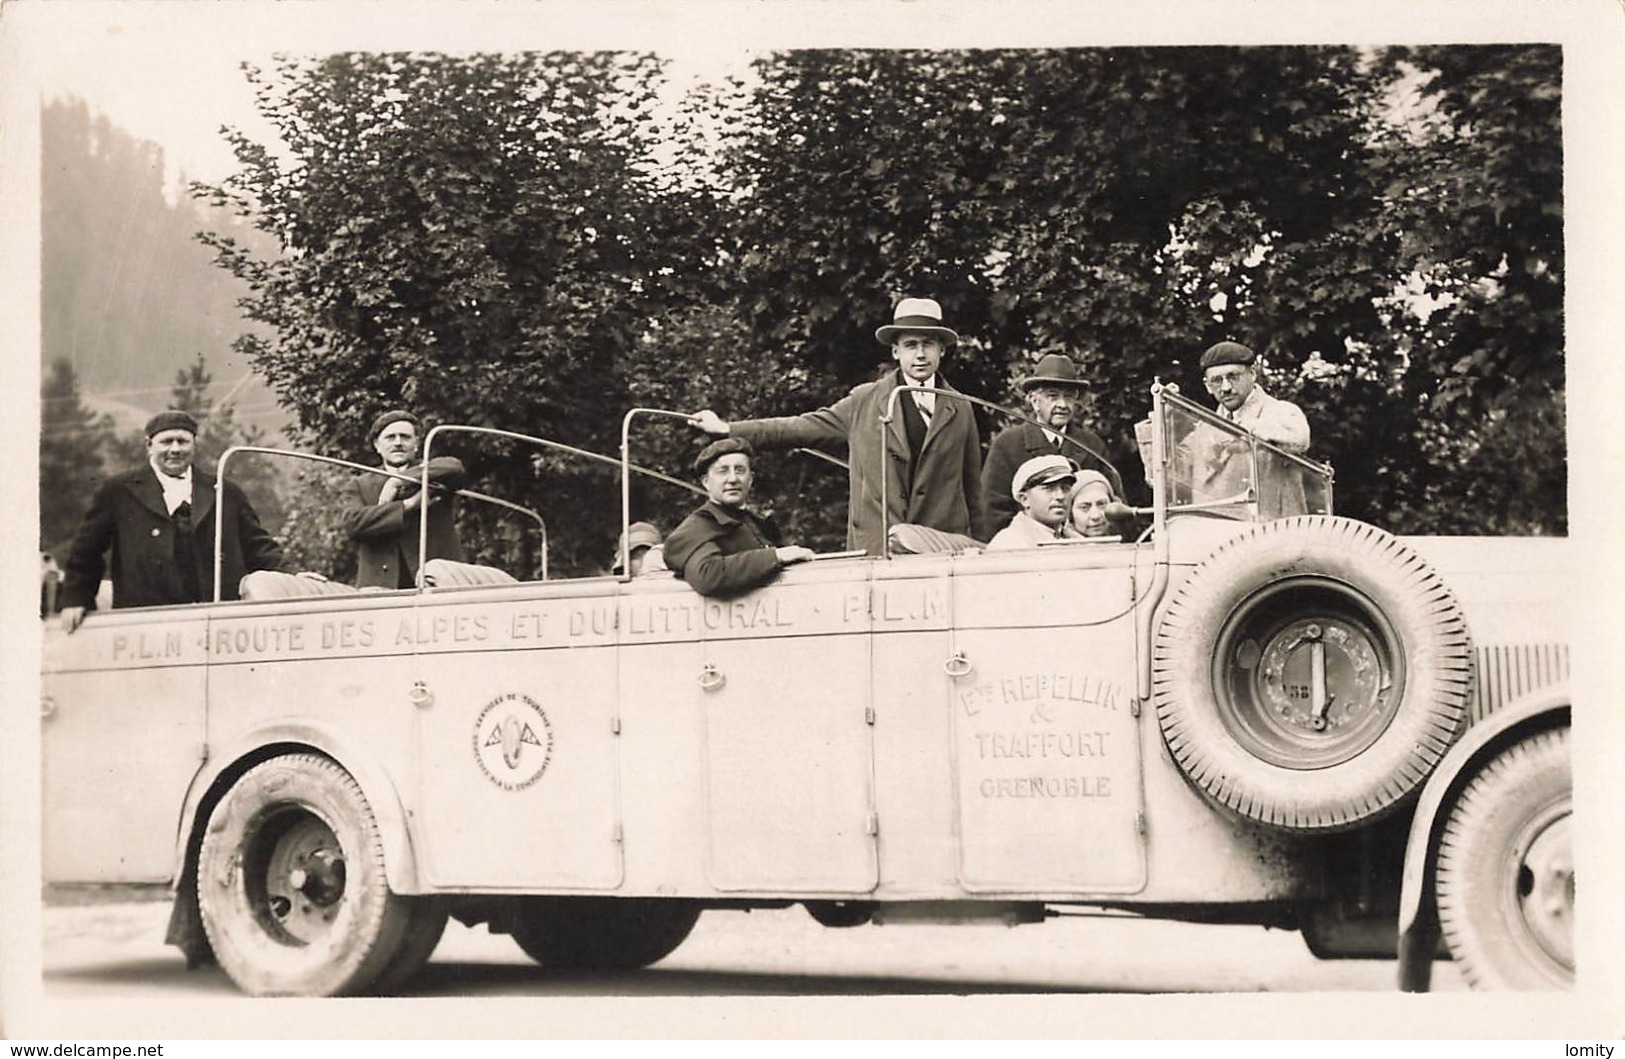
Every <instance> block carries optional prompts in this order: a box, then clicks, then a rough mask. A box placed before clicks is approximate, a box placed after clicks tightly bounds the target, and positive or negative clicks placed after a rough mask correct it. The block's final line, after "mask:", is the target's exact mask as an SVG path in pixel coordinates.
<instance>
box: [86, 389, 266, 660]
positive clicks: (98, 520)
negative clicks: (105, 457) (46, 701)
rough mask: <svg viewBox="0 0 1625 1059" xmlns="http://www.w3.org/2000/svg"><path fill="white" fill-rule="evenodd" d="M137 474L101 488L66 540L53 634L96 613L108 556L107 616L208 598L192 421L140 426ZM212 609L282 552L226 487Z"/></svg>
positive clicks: (204, 486) (211, 482)
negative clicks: (143, 442) (58, 626)
mask: <svg viewBox="0 0 1625 1059" xmlns="http://www.w3.org/2000/svg"><path fill="white" fill-rule="evenodd" d="M146 435H147V465H146V466H145V467H141V468H139V469H137V470H133V471H128V472H126V473H124V474H121V475H118V476H116V477H114V478H110V479H108V480H107V481H106V482H103V483H102V485H101V487H100V488H98V489H97V490H96V494H95V496H94V497H93V498H92V499H91V502H90V510H89V511H87V512H86V513H85V518H84V521H83V522H82V523H80V526H79V530H78V532H77V533H75V534H74V538H73V545H72V546H71V547H70V548H69V550H68V558H67V562H66V563H65V564H64V567H63V571H64V577H63V581H62V596H61V598H62V601H63V606H62V628H64V629H65V630H67V631H68V632H72V631H73V630H74V629H77V628H78V627H79V623H80V622H82V621H83V620H84V617H85V612H86V611H87V610H90V609H94V608H95V606H96V589H97V588H98V586H100V584H101V580H102V573H103V571H104V570H106V569H107V563H106V556H107V555H108V554H109V553H111V556H112V576H113V606H114V607H115V608H118V607H158V606H163V605H165V604H171V603H199V602H203V601H206V600H212V599H213V598H214V501H215V479H214V476H213V475H211V474H209V473H208V472H206V471H202V470H197V469H194V468H193V466H192V457H193V453H194V451H195V448H196V443H197V420H195V419H193V418H192V417H191V416H190V415H189V414H187V413H186V412H181V411H175V410H170V411H167V412H159V413H158V414H157V415H155V416H153V417H152V418H151V419H149V420H148V421H147V427H146ZM221 511H222V512H223V514H224V523H225V525H224V533H223V534H222V536H221V545H220V546H221V555H222V562H221V571H222V575H223V584H222V585H221V586H220V588H221V591H220V596H221V598H222V599H236V598H237V583H238V582H239V581H241V580H242V579H243V576H244V575H245V574H247V573H249V572H251V571H254V570H283V569H285V567H284V563H283V559H282V547H281V545H279V544H277V542H276V538H274V537H272V536H271V535H270V534H269V533H267V532H266V530H265V527H263V526H261V525H260V520H259V516H257V515H256V514H255V513H254V508H253V506H252V505H251V504H249V502H248V498H247V497H246V496H244V495H243V492H242V490H241V489H239V488H237V486H235V485H233V484H232V483H231V482H227V483H225V487H224V488H223V489H222V490H221Z"/></svg>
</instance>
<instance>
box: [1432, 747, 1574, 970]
mask: <svg viewBox="0 0 1625 1059" xmlns="http://www.w3.org/2000/svg"><path fill="white" fill-rule="evenodd" d="M1573 815H1574V783H1573V779H1572V777H1571V773H1570V771H1569V730H1568V729H1567V728H1556V729H1552V730H1550V731H1545V732H1541V733H1539V734H1537V735H1534V736H1531V737H1529V738H1527V739H1524V740H1521V741H1520V742H1517V743H1514V744H1512V745H1511V746H1510V747H1508V748H1507V749H1505V750H1503V751H1502V752H1501V753H1500V754H1499V755H1497V756H1496V757H1494V758H1492V759H1491V760H1490V762H1489V763H1488V764H1487V765H1486V766H1485V767H1484V768H1483V769H1482V770H1481V771H1480V772H1479V773H1478V775H1476V776H1475V777H1473V779H1472V781H1471V782H1470V783H1468V785H1467V787H1466V788H1465V789H1464V790H1463V791H1462V793H1461V796H1460V797H1459V798H1457V799H1456V803H1455V805H1454V806H1452V808H1451V810H1450V815H1449V817H1448V818H1447V819H1446V821H1445V826H1444V832H1443V834H1442V837H1441V838H1440V842H1439V863H1438V869H1437V872H1436V874H1435V876H1434V885H1435V894H1436V895H1437V897H1438V903H1439V926H1440V928H1441V930H1442V931H1443V933H1444V938H1445V944H1446V945H1447V946H1448V947H1449V949H1450V955H1451V956H1452V957H1453V958H1454V959H1455V961H1456V963H1457V964H1458V965H1460V967H1461V972H1462V977H1464V978H1466V979H1467V982H1468V984H1470V985H1471V986H1473V988H1475V989H1531V990H1533V989H1567V988H1572V987H1573V985H1574V831H1573Z"/></svg>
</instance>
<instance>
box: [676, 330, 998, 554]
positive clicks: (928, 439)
mask: <svg viewBox="0 0 1625 1059" xmlns="http://www.w3.org/2000/svg"><path fill="white" fill-rule="evenodd" d="M875 338H876V339H877V340H879V342H880V344H881V345H883V346H888V347H890V349H891V356H892V359H893V360H894V361H896V363H897V369H896V370H895V371H887V372H886V374H884V375H882V376H881V377H880V378H879V379H876V380H874V381H872V382H866V383H862V384H860V385H858V386H856V387H854V388H853V390H852V392H851V393H849V394H847V395H846V396H845V397H843V398H841V399H840V400H839V401H836V402H835V403H834V404H832V405H830V406H828V407H826V408H820V409H818V410H817V411H815V412H806V413H804V414H802V415H798V416H782V417H778V418H773V419H747V420H740V421H737V422H733V423H728V422H724V421H723V420H722V419H721V418H719V417H718V416H717V414H716V413H715V412H712V411H711V410H710V409H706V410H704V411H701V412H697V413H695V414H694V416H693V417H692V419H691V422H692V423H693V425H694V426H696V427H698V428H700V429H701V430H704V431H705V432H706V433H708V434H720V435H734V436H738V437H741V438H744V439H745V440H746V441H749V442H750V443H751V444H752V445H755V446H757V447H759V448H794V447H796V446H798V445H812V446H831V445H845V446H846V450H847V465H848V467H849V468H850V470H849V472H848V473H849V475H850V484H849V493H848V500H847V509H846V546H847V547H848V548H851V549H854V550H860V549H861V550H862V551H865V552H868V553H869V554H870V555H881V554H883V553H884V550H885V530H884V529H883V528H882V525H881V523H882V522H883V521H884V522H886V523H887V524H889V525H893V526H895V525H897V524H898V523H900V522H910V523H915V524H918V525H922V526H929V527H931V528H932V529H937V530H942V531H943V532H945V533H964V534H970V535H972V536H975V537H978V538H980V537H981V536H982V532H981V524H982V510H981V498H980V495H979V490H980V488H981V471H982V452H981V438H980V436H979V435H978V434H977V430H976V417H975V416H973V415H972V414H971V407H970V404H969V403H968V402H966V401H962V400H959V399H957V398H955V397H952V396H949V394H947V393H944V394H938V393H934V392H926V390H945V391H949V393H951V392H952V391H953V387H951V386H949V385H948V383H947V381H946V380H944V379H943V378H942V376H941V375H940V374H939V373H938V371H937V368H938V366H939V365H940V364H941V362H942V355H943V352H944V351H945V350H946V349H947V348H948V347H949V346H952V345H954V344H955V343H957V342H958V341H959V336H958V335H957V334H955V333H954V332H953V331H952V330H951V329H949V328H947V327H944V326H943V325H942V307H941V306H940V305H938V304H937V303H936V302H935V301H933V300H932V299H930V298H904V299H903V300H902V301H900V302H898V303H897V308H896V310H895V312H894V313H893V316H892V322H891V323H890V324H887V325H886V326H884V327H881V328H879V329H878V330H876V331H875ZM899 387H907V388H909V390H910V392H909V393H907V394H906V395H905V397H903V398H899V399H898V400H897V401H896V402H895V407H894V408H893V414H892V420H891V422H890V423H889V424H887V427H886V435H885V440H884V443H883V442H882V440H881V423H880V417H881V416H882V415H883V414H885V412H886V409H887V407H888V401H889V399H890V397H891V395H892V392H893V391H894V390H897V389H898V388H899ZM882 459H885V460H889V461H890V465H889V466H887V467H886V469H885V473H884V477H885V479H886V482H885V494H884V496H885V504H886V507H885V509H884V518H883V517H882V515H883V512H882V508H881V497H882V493H881V477H882V471H881V461H882Z"/></svg>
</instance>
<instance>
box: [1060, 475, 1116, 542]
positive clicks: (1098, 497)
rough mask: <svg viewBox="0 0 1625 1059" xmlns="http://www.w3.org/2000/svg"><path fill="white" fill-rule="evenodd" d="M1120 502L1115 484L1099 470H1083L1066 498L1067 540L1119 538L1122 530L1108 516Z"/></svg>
mask: <svg viewBox="0 0 1625 1059" xmlns="http://www.w3.org/2000/svg"><path fill="white" fill-rule="evenodd" d="M1115 502H1117V494H1116V493H1114V492H1112V483H1111V482H1110V481H1109V480H1108V479H1107V478H1106V476H1105V475H1103V474H1101V473H1100V472H1099V471H1087V470H1086V471H1079V472H1078V480H1077V481H1076V482H1074V483H1073V485H1072V491H1071V492H1070V493H1068V494H1067V498H1066V526H1065V529H1064V530H1063V532H1062V534H1061V535H1062V536H1063V537H1072V538H1079V537H1091V538H1092V537H1115V536H1117V535H1118V530H1117V528H1116V527H1114V526H1113V525H1112V523H1111V520H1110V519H1108V518H1107V517H1106V508H1107V506H1108V505H1110V504H1113V503H1115Z"/></svg>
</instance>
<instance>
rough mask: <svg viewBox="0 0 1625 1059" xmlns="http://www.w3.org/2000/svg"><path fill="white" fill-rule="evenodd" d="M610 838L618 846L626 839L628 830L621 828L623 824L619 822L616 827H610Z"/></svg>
mask: <svg viewBox="0 0 1625 1059" xmlns="http://www.w3.org/2000/svg"><path fill="white" fill-rule="evenodd" d="M609 840H610V841H611V842H613V843H615V844H616V845H617V846H619V845H621V844H622V843H624V842H625V841H626V832H625V831H623V830H622V829H621V825H620V824H619V823H616V825H615V826H614V827H612V828H610V832H609Z"/></svg>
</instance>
